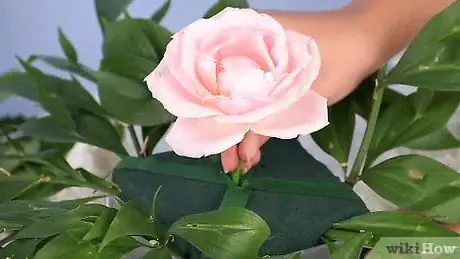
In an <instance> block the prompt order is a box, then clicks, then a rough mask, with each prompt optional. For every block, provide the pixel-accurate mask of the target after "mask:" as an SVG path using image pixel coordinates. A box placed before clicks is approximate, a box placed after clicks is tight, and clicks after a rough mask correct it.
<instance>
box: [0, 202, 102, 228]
mask: <svg viewBox="0 0 460 259" xmlns="http://www.w3.org/2000/svg"><path fill="white" fill-rule="evenodd" d="M97 198H100V197H91V198H85V199H77V200H69V201H61V202H50V201H43V200H34V201H31V200H15V201H10V202H4V203H2V204H0V220H2V222H3V223H2V224H9V225H10V226H13V227H14V225H21V226H22V227H26V226H28V225H30V224H32V223H34V222H37V221H39V220H42V219H45V218H48V217H51V216H58V215H61V214H63V213H66V212H68V211H70V210H75V209H76V208H78V207H79V206H81V205H82V204H84V203H86V202H90V201H92V200H95V199H97Z"/></svg>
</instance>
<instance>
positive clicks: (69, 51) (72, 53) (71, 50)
mask: <svg viewBox="0 0 460 259" xmlns="http://www.w3.org/2000/svg"><path fill="white" fill-rule="evenodd" d="M58 34H59V44H61V48H62V51H64V54H65V56H66V57H67V59H68V60H70V61H72V62H75V63H76V62H78V55H77V51H76V50H75V47H74V46H73V44H72V42H70V40H69V39H68V38H67V36H66V35H65V34H64V32H63V31H62V29H61V28H59V30H58Z"/></svg>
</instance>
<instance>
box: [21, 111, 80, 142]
mask: <svg viewBox="0 0 460 259" xmlns="http://www.w3.org/2000/svg"><path fill="white" fill-rule="evenodd" d="M20 130H21V131H23V132H24V134H25V135H26V136H31V137H33V138H39V139H42V140H46V141H52V142H78V141H80V140H81V139H80V138H79V136H78V135H77V134H76V133H75V132H68V131H66V130H64V129H61V128H57V127H56V125H55V124H54V123H53V120H52V119H51V117H49V116H47V117H43V118H40V119H30V120H28V121H26V122H25V123H24V124H22V125H21V127H20Z"/></svg>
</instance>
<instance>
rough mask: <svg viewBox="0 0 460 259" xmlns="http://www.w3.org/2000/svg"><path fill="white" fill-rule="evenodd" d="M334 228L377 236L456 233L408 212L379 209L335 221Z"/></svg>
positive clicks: (450, 235)
mask: <svg viewBox="0 0 460 259" xmlns="http://www.w3.org/2000/svg"><path fill="white" fill-rule="evenodd" d="M334 228H337V229H344V230H351V231H355V232H359V231H366V232H371V233H373V234H375V235H376V236H378V237H426V236H430V237H455V236H457V233H455V232H453V231H452V230H450V229H447V228H446V227H444V226H443V225H440V224H437V223H435V222H433V221H432V220H430V219H428V218H425V217H422V216H420V215H414V214H409V213H401V212H392V211H380V212H372V213H368V214H365V215H362V216H357V217H353V218H351V219H348V220H345V221H342V222H340V223H335V224H334Z"/></svg>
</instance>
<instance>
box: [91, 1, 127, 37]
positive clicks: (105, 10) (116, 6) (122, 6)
mask: <svg viewBox="0 0 460 259" xmlns="http://www.w3.org/2000/svg"><path fill="white" fill-rule="evenodd" d="M131 2H133V0H94V5H95V7H96V14H97V19H98V21H99V24H100V26H101V29H102V31H103V32H104V28H105V26H106V25H107V24H108V23H111V22H114V21H116V20H117V19H118V17H119V16H120V15H121V14H122V13H123V11H124V10H126V8H127V7H128V6H129V5H130V4H131Z"/></svg>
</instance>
